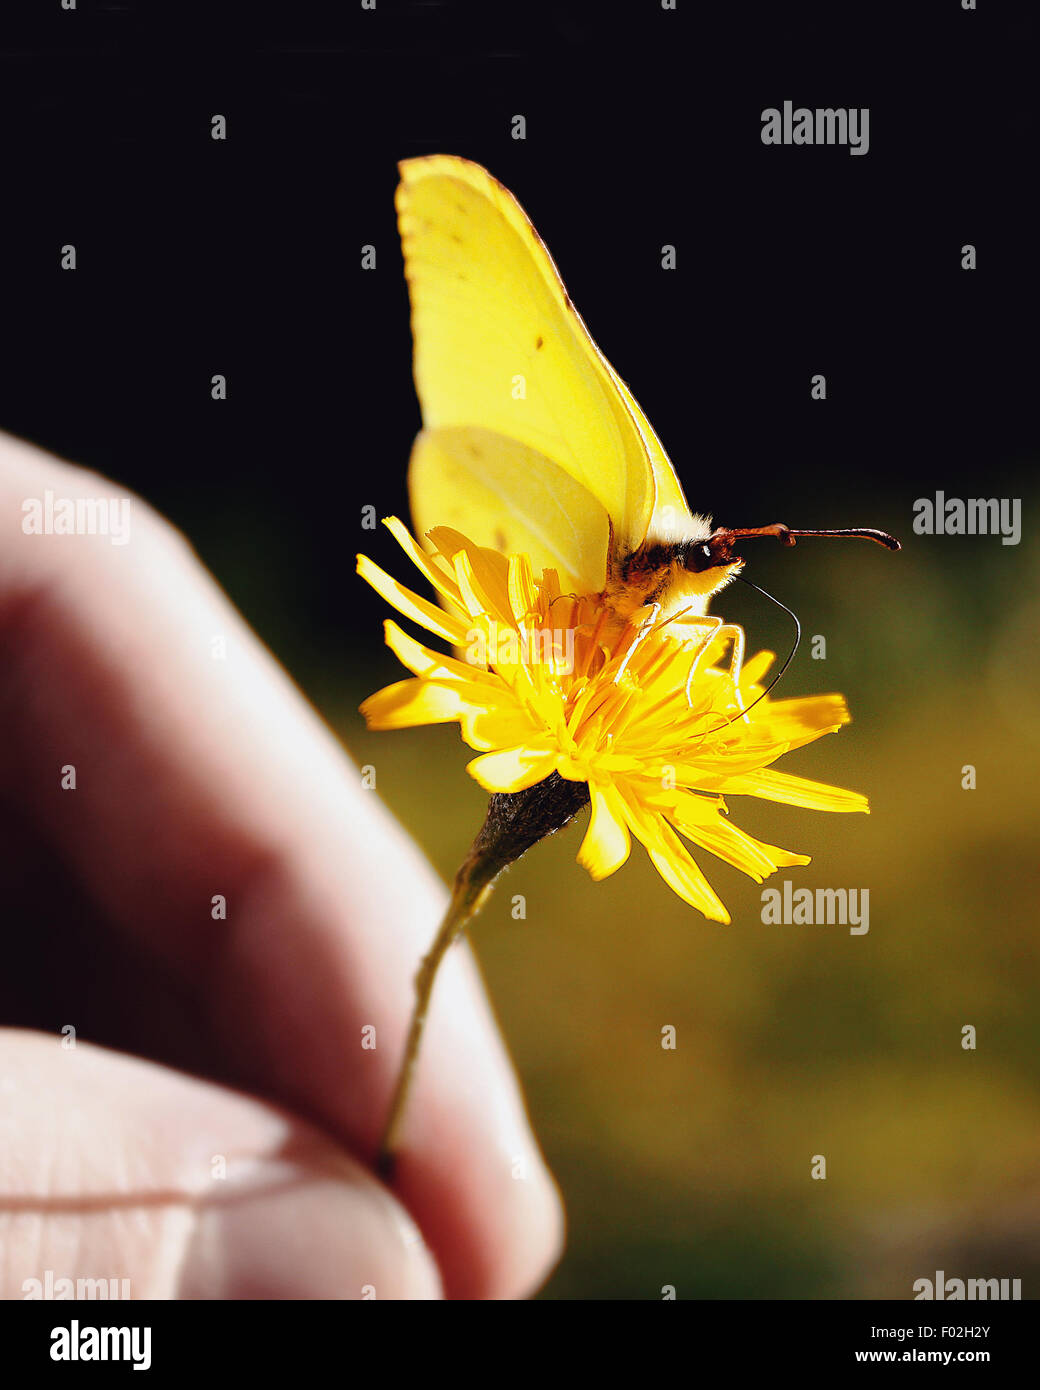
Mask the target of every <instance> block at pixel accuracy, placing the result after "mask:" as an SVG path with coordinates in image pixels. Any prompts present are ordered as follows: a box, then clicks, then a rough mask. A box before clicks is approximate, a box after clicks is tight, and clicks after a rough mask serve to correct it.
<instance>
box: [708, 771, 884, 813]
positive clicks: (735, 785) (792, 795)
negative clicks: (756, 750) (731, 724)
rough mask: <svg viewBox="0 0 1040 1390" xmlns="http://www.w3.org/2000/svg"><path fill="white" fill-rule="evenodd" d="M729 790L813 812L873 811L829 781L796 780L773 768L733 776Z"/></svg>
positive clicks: (862, 798)
mask: <svg viewBox="0 0 1040 1390" xmlns="http://www.w3.org/2000/svg"><path fill="white" fill-rule="evenodd" d="M726 791H727V792H732V793H733V794H734V795H743V796H761V797H764V798H765V799H766V800H767V801H782V802H784V803H785V805H787V806H804V807H806V808H807V809H808V810H810V811H866V812H869V811H870V803H869V802H868V801H867V798H866V797H865V796H861V795H860V793H859V792H850V791H846V790H845V788H844V787H832V786H829V785H828V784H827V783H826V782H811V781H810V780H809V779H808V778H807V777H793V776H792V775H791V774H790V773H789V772H774V771H773V769H772V768H763V769H762V771H761V772H749V773H747V774H746V775H745V776H743V777H734V778H733V779H732V781H730V782H728V783H727V784H726Z"/></svg>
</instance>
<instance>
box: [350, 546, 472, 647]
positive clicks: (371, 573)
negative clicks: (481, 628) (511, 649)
mask: <svg viewBox="0 0 1040 1390" xmlns="http://www.w3.org/2000/svg"><path fill="white" fill-rule="evenodd" d="M357 572H358V574H359V575H360V576H361V578H362V579H363V580H364V581H365V583H366V584H371V585H372V588H373V589H375V591H376V593H377V594H379V596H380V597H381V598H385V599H386V601H387V603H389V604H390V606H391V608H396V609H397V611H398V613H402V614H404V616H405V617H406V618H411V620H412V621H413V622H415V623H418V624H419V625H420V626H421V627H424V628H426V630H427V631H428V632H433V633H435V634H436V635H437V636H438V637H443V638H444V639H445V640H446V641H448V642H451V643H453V644H454V645H455V646H458V645H460V644H461V642H462V641H463V640H464V638H465V635H466V629H465V627H464V626H463V625H462V623H460V622H459V620H458V619H457V618H453V617H451V615H450V614H448V613H445V612H444V611H443V610H442V609H440V608H438V607H437V605H436V604H434V603H431V602H430V601H429V599H425V598H420V596H419V595H418V594H413V593H412V591H411V589H406V588H405V587H404V585H403V584H399V583H398V582H397V580H396V579H394V578H393V577H392V576H391V575H389V574H387V572H386V570H384V569H380V567H379V566H378V565H377V564H375V563H374V562H373V561H372V560H370V559H369V558H368V556H367V555H359V556H358V557H357Z"/></svg>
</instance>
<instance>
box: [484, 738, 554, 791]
mask: <svg viewBox="0 0 1040 1390" xmlns="http://www.w3.org/2000/svg"><path fill="white" fill-rule="evenodd" d="M558 757H559V753H558V752H557V750H556V748H555V747H554V746H552V745H550V744H545V745H543V746H542V747H539V746H538V745H537V744H534V743H529V744H527V745H526V746H525V745H518V746H517V747H516V748H503V749H501V750H500V751H499V752H497V753H485V754H484V756H483V757H481V758H474V759H473V761H472V762H471V763H467V764H466V771H467V772H468V773H469V775H470V776H471V777H473V778H475V779H476V781H477V782H479V783H480V785H481V786H482V787H483V788H484V790H485V791H488V792H522V791H524V790H526V788H527V787H533V786H534V784H535V783H536V782H543V781H544V780H545V779H546V777H548V776H549V774H550V772H552V771H553V770H554V769H555V767H556V760H557V758H558Z"/></svg>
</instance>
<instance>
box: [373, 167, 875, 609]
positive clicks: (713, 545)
mask: <svg viewBox="0 0 1040 1390" xmlns="http://www.w3.org/2000/svg"><path fill="white" fill-rule="evenodd" d="M399 168H400V173H401V183H400V185H399V187H398V190H397V212H398V223H399V227H400V233H401V242H402V246H403V250H404V259H405V274H406V276H407V280H408V285H409V290H410V294H411V303H412V334H413V337H414V341H415V382H416V387H417V390H418V395H419V401H420V404H421V406H422V415H423V429H422V432H421V433H420V434H419V436H418V437H417V439H416V441H415V445H414V448H413V451H412V456H411V463H410V467H409V492H410V498H411V506H412V514H413V519H414V521H415V524H416V527H417V529H418V530H419V532H420V533H421V534H425V533H426V532H427V531H428V530H430V529H431V528H433V527H435V526H451V527H454V528H455V529H456V530H458V531H461V532H462V533H464V534H465V535H466V536H468V537H469V538H470V539H472V540H473V541H475V542H476V543H477V544H478V545H481V546H487V547H490V548H493V549H495V550H499V551H502V552H506V553H521V552H522V553H526V554H527V555H528V556H529V557H530V559H531V562H532V565H533V566H534V569H535V572H536V573H537V571H538V570H539V568H545V567H552V568H554V569H555V570H556V571H557V573H558V575H559V578H560V586H561V590H562V592H564V593H566V592H568V591H570V592H574V593H576V594H600V593H602V594H603V595H604V599H605V601H606V603H607V604H608V605H609V606H610V607H611V608H612V609H613V610H614V611H615V612H616V613H617V614H618V615H619V616H620V617H623V618H631V617H632V615H634V614H636V613H638V612H639V611H640V610H642V609H643V608H644V607H646V606H647V605H651V608H650V610H649V611H650V612H652V613H653V616H654V618H655V620H656V619H658V618H659V619H660V620H661V621H668V622H671V623H673V624H674V626H673V631H674V630H675V627H677V626H679V625H680V620H692V621H693V622H694V623H696V622H697V620H698V619H700V621H701V623H703V621H704V619H703V616H702V615H704V614H705V611H706V608H707V605H708V601H709V599H710V598H711V596H712V595H713V594H714V593H716V592H717V591H718V590H719V589H720V588H721V587H722V586H723V585H724V584H725V583H727V582H728V580H729V579H731V578H732V577H733V575H734V574H735V573H736V572H737V570H738V569H739V568H740V566H741V564H742V563H743V561H742V560H741V559H740V557H739V556H737V555H736V554H734V546H735V544H736V542H737V540H739V539H741V538H745V537H752V536H756V535H775V536H778V537H779V538H780V539H781V540H782V541H784V543H785V544H793V543H794V540H795V537H797V536H800V535H860V536H866V537H868V538H870V539H873V540H878V541H880V542H881V543H882V544H885V545H888V546H889V547H890V548H894V549H898V548H899V547H898V543H897V542H895V541H893V540H892V538H891V537H888V536H885V535H884V533H882V532H876V531H865V530H855V531H829V532H808V531H790V530H789V529H788V528H787V527H786V526H782V525H779V524H778V525H774V526H769V527H758V528H749V529H744V530H739V531H734V530H725V529H719V530H714V531H713V529H712V526H711V522H710V520H709V519H708V518H706V517H703V516H699V515H697V514H696V513H694V512H692V511H691V510H690V508H689V506H688V504H687V502H686V498H685V497H684V495H683V491H682V488H681V487H680V485H679V480H678V478H677V477H676V475H675V470H674V468H673V467H672V465H671V463H670V461H669V459H668V455H667V454H666V453H665V451H664V448H663V447H662V445H661V442H660V440H659V439H658V438H657V435H656V434H655V433H654V431H653V428H652V427H651V425H650V423H649V421H648V420H647V418H646V416H645V415H644V414H643V412H642V411H641V410H640V408H639V406H638V405H637V404H636V402H635V400H634V399H633V397H632V394H631V392H630V391H629V389H628V387H627V386H626V385H625V383H624V382H623V381H622V380H621V378H620V377H619V376H618V374H617V372H616V371H615V370H614V368H613V367H612V366H611V365H610V363H609V362H608V361H607V359H606V358H605V357H604V356H603V354H602V352H600V350H599V348H598V347H597V346H596V344H595V343H594V342H593V340H592V337H591V336H590V334H589V331H588V329H587V328H586V327H585V324H584V323H583V322H582V320H581V318H580V316H579V314H578V312H577V310H576V309H575V308H574V305H573V304H572V303H571V300H570V297H569V296H568V294H567V291H566V289H565V288H564V284H563V281H562V280H561V279H560V275H559V272H558V271H557V269H556V266H555V265H554V263H553V261H552V258H551V257H550V255H549V252H548V250H547V249H546V247H545V246H544V244H543V243H542V241H541V239H540V238H539V236H538V233H537V232H536V231H535V229H534V227H533V226H532V225H531V223H530V221H529V220H528V218H527V215H526V214H525V213H524V211H523V209H522V208H521V207H520V205H519V203H518V202H517V201H516V199H515V198H514V197H513V195H512V194H511V193H510V192H509V191H508V190H507V189H506V188H504V187H503V186H502V185H501V184H500V183H499V182H498V181H497V180H496V179H494V178H492V176H491V175H490V174H489V173H488V172H487V170H486V169H483V168H482V167H481V166H480V165H479V164H473V163H471V162H470V161H469V160H465V159H459V158H456V157H455V156H450V155H433V156H430V157H428V158H420V159H409V160H405V161H404V162H403V163H402V164H401V165H400V166H399ZM715 621H716V622H717V621H718V620H715ZM676 635H681V634H680V633H676Z"/></svg>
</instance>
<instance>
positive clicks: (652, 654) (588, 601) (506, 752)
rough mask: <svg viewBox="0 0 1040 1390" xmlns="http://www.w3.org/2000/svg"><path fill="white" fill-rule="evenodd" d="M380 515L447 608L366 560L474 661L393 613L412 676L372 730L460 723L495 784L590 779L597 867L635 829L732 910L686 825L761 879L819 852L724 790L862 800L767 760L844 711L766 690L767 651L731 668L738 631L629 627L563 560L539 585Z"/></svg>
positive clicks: (697, 898) (506, 787)
mask: <svg viewBox="0 0 1040 1390" xmlns="http://www.w3.org/2000/svg"><path fill="white" fill-rule="evenodd" d="M385 524H386V526H387V527H388V528H389V529H390V531H391V532H392V534H393V535H394V537H395V538H396V540H397V541H398V542H399V544H400V545H401V547H402V548H403V550H404V551H405V553H406V554H407V555H408V557H409V558H410V559H411V560H412V562H413V563H414V564H415V565H416V567H417V568H418V569H419V570H421V571H422V573H423V574H424V575H425V576H426V578H427V579H428V580H429V581H430V583H431V584H432V585H433V587H434V588H435V589H436V591H437V593H438V594H439V595H440V597H441V599H442V601H443V605H444V606H443V607H438V606H437V605H435V604H433V603H431V602H430V601H429V600H428V599H425V598H422V597H420V596H419V595H418V594H415V593H412V592H411V591H410V590H408V589H406V588H404V587H403V586H402V585H400V584H399V583H398V582H397V581H396V580H395V579H393V578H391V576H390V575H388V574H387V573H386V572H385V571H384V570H382V569H380V568H379V566H378V565H375V564H373V563H372V561H371V560H369V559H368V558H367V557H366V556H359V557H358V573H359V574H360V575H361V576H362V577H363V578H364V579H365V580H367V582H368V583H369V584H371V585H372V587H373V588H374V589H376V590H377V592H378V593H380V594H381V595H382V596H383V598H385V599H386V600H387V602H389V603H390V604H392V605H393V607H394V608H396V609H397V610H398V612H400V613H402V614H403V615H404V616H405V617H406V618H409V619H411V620H412V621H414V622H416V623H419V624H420V625H421V626H422V627H424V628H426V629H427V630H428V631H430V632H432V633H434V634H435V635H436V636H437V637H440V638H442V639H443V640H444V641H446V642H449V643H451V644H452V645H453V646H454V647H456V648H463V649H466V651H467V658H468V659H467V660H466V661H460V660H458V659H456V658H455V657H451V656H446V655H443V654H441V653H439V652H436V651H432V650H430V649H429V648H428V647H424V646H422V645H421V644H420V643H419V642H417V641H415V640H414V639H413V638H411V637H409V636H408V635H407V634H406V633H405V632H404V631H403V630H402V629H401V628H400V627H399V626H398V625H397V623H395V622H393V621H388V622H387V623H386V641H387V645H388V646H389V647H390V648H391V649H392V651H393V652H394V653H395V654H396V655H397V657H398V658H399V659H400V660H401V662H403V664H404V665H405V666H407V667H408V669H409V670H410V671H412V672H413V673H414V678H413V679H411V680H404V681H399V682H397V683H396V684H395V685H391V686H387V687H386V689H384V690H380V691H378V692H377V693H376V694H375V695H372V696H370V697H369V699H367V700H366V701H365V702H364V704H363V705H362V706H361V712H362V714H363V715H364V717H365V719H366V721H367V723H368V726H369V728H372V729H400V728H406V727H410V726H412V725H417V724H434V723H445V722H449V721H453V720H458V722H459V725H460V727H461V731H462V737H463V739H464V740H465V741H466V743H468V744H469V745H470V747H471V748H475V749H477V750H478V751H479V753H480V757H478V758H475V759H473V761H472V762H470V763H469V765H468V771H469V772H470V774H471V775H472V776H473V777H475V778H476V780H477V781H478V782H479V783H480V785H481V786H482V787H484V788H485V789H486V790H487V791H489V792H519V791H523V790H524V789H525V788H527V787H532V786H534V785H535V783H538V782H541V781H543V780H544V779H545V778H547V777H549V776H550V775H551V774H552V773H554V772H555V773H558V774H559V776H560V777H562V778H566V779H567V780H569V781H574V782H587V783H588V789H589V798H590V801H591V806H592V814H591V819H590V821H589V826H588V830H587V832H586V834H585V838H584V840H583V841H582V845H581V848H580V850H579V852H578V860H579V862H580V863H582V864H584V865H585V867H586V868H587V869H588V870H589V872H590V874H591V875H592V877H593V878H596V879H601V878H606V877H607V875H608V874H612V873H614V871H615V870H617V869H619V868H620V867H621V865H622V864H624V862H625V860H626V859H627V858H628V855H629V851H630V849H631V840H632V836H633V835H634V836H635V837H636V839H638V840H640V841H641V842H642V844H643V845H645V847H646V849H647V851H648V852H649V855H650V858H651V860H652V861H653V863H654V865H655V867H656V868H657V870H658V872H659V873H660V874H661V877H662V878H663V879H664V880H665V882H666V883H667V884H668V885H669V886H670V887H671V888H673V889H674V890H675V892H676V893H678V895H679V896H680V897H681V898H683V899H684V900H685V901H686V902H688V903H690V904H692V905H693V906H694V907H696V908H699V910H700V911H701V912H703V913H704V915H705V916H706V917H709V918H711V919H713V920H714V921H719V922H728V921H729V920H730V919H729V914H728V913H727V912H726V909H725V907H724V906H723V904H722V903H721V902H720V901H719V899H718V897H717V896H716V895H715V893H714V891H713V890H712V888H711V887H710V885H709V884H708V882H707V880H706V879H705V877H704V875H703V874H702V872H701V870H700V869H699V867H698V866H697V863H696V861H695V860H694V858H693V856H692V855H691V854H690V852H689V850H688V849H687V848H686V846H685V845H684V844H683V841H682V840H681V839H680V835H681V836H683V837H684V838H685V839H687V840H689V841H691V842H692V843H693V844H694V845H697V846H699V847H700V848H702V849H706V850H710V851H711V852H712V853H713V854H715V855H717V856H718V857H719V858H720V859H724V860H726V861H727V863H730V864H733V865H735V866H736V867H737V868H738V869H742V870H743V871H744V873H746V874H749V875H750V876H751V877H752V878H753V879H755V881H756V882H758V883H761V882H762V880H763V879H764V878H765V877H766V876H767V875H769V874H771V873H774V872H775V871H776V870H777V869H778V868H781V867H785V866H788V865H792V864H807V863H809V859H808V857H807V856H805V855H800V854H791V853H789V852H788V851H787V850H782V849H777V848H776V847H775V846H773V845H767V844H762V843H761V842H760V841H758V840H755V839H752V837H751V836H750V835H747V834H745V833H744V832H743V831H742V830H739V829H737V827H736V826H734V825H732V824H731V822H730V821H729V819H728V811H727V807H726V803H725V801H724V799H723V798H724V796H726V795H730V794H732V795H737V794H745V795H749V796H758V797H765V798H767V799H768V800H770V801H782V802H786V803H787V804H788V805H791V806H804V807H810V808H812V809H815V810H820V811H866V810H868V806H867V801H866V798H865V797H863V796H860V795H859V794H858V793H856V792H850V791H843V790H842V789H841V788H839V787H831V786H826V785H825V784H823V783H821V782H812V781H808V780H806V779H805V778H802V777H793V776H791V775H790V774H788V773H784V772H776V771H774V770H773V768H772V766H771V765H772V764H773V763H774V762H775V761H776V759H777V758H779V757H780V756H781V754H783V753H786V752H787V750H788V749H790V748H798V747H801V745H802V744H805V743H811V742H812V741H813V740H814V739H817V738H819V737H821V735H823V734H827V733H833V732H835V731H836V730H838V729H839V728H841V726H842V725H843V724H847V723H848V720H849V714H848V710H847V708H846V705H845V701H844V699H843V698H842V696H840V695H815V696H810V697H807V698H804V699H794V700H771V699H770V698H769V697H768V696H766V697H764V698H761V699H759V697H760V696H761V695H762V691H763V685H762V683H761V682H762V677H763V676H764V674H765V672H766V671H767V670H768V669H769V666H770V665H771V663H772V661H773V655H772V653H770V652H760V653H759V654H758V655H757V656H755V657H753V658H752V659H751V660H749V661H747V662H746V663H745V664H744V665H743V668H742V669H741V670H739V671H734V670H733V669H732V667H733V665H734V663H732V662H728V663H726V664H725V665H724V666H723V665H720V664H719V663H720V662H721V659H722V657H723V656H724V654H725V646H726V644H725V642H724V641H723V640H721V639H720V638H712V637H711V635H710V633H708V631H707V630H705V632H706V635H705V636H703V637H699V638H696V639H689V638H687V639H686V640H680V639H678V638H677V637H675V636H673V635H672V630H670V629H669V628H668V626H667V625H662V624H654V625H651V624H648V623H645V624H643V625H642V626H637V625H633V624H630V623H628V622H626V621H625V620H624V619H622V618H619V617H618V616H617V615H616V614H615V613H614V612H613V611H612V610H611V609H610V608H609V607H607V606H606V605H605V603H604V601H603V598H602V596H601V595H598V594H590V595H584V596H575V595H571V594H561V593H560V586H559V580H558V578H557V575H556V573H555V571H554V570H551V569H546V570H545V571H544V572H543V574H542V577H541V580H540V581H536V580H535V578H534V576H533V574H532V572H531V565H530V562H529V560H528V559H527V557H526V556H524V555H512V556H509V557H508V558H507V557H506V556H504V555H501V554H499V553H498V552H497V551H493V550H486V549H482V548H480V547H478V546H476V545H474V544H473V543H472V542H471V541H469V540H467V539H466V537H465V536H463V535H460V534H459V533H458V532H457V531H453V530H451V529H449V528H447V527H437V528H435V529H434V530H433V531H431V532H430V540H431V542H432V543H433V545H434V547H435V550H434V552H433V553H432V554H426V553H424V552H423V551H422V550H421V549H420V547H419V546H418V545H417V544H416V542H415V541H414V540H413V538H412V537H411V535H410V534H409V533H408V531H407V529H406V528H405V527H404V526H403V525H402V524H401V522H400V521H398V520H397V519H396V518H390V519H389V520H387V521H386V523H385ZM728 630H729V631H730V632H732V631H733V630H734V629H732V628H730V629H728ZM691 667H693V675H692V677H691V675H690V672H691ZM754 701H757V703H755V704H754V706H753V708H752V703H753V702H754ZM745 711H746V713H745Z"/></svg>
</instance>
